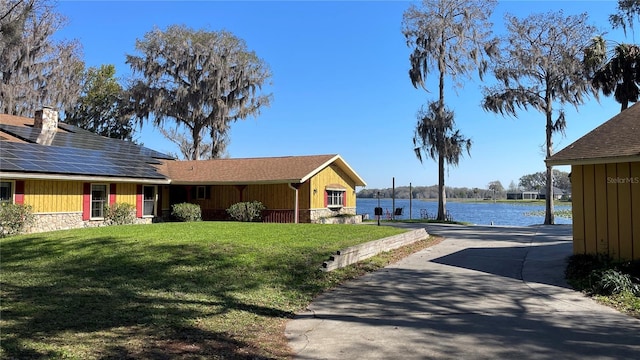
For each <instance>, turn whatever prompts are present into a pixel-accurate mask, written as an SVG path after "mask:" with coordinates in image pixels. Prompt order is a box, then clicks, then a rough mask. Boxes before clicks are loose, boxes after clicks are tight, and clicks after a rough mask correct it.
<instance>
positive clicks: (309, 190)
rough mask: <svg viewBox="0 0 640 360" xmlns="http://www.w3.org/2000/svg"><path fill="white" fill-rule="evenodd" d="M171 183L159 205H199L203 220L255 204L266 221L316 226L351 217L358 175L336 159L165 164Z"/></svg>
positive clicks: (220, 217) (312, 157)
mask: <svg viewBox="0 0 640 360" xmlns="http://www.w3.org/2000/svg"><path fill="white" fill-rule="evenodd" d="M161 170H162V171H163V172H166V174H167V177H169V178H170V179H171V186H170V188H169V189H168V192H169V193H168V194H167V196H165V197H164V198H165V199H169V202H167V203H164V204H163V209H165V210H167V209H168V208H169V206H170V205H171V204H174V203H180V202H190V203H197V204H200V207H201V209H202V212H203V218H204V219H205V220H224V219H227V218H228V217H227V214H226V209H227V208H229V207H230V206H231V205H233V204H235V203H237V202H243V201H260V202H261V203H262V204H263V205H265V207H266V208H267V209H266V211H265V212H264V221H267V222H320V221H323V220H324V219H326V218H331V217H335V216H336V215H343V214H351V215H355V214H356V186H365V185H366V183H365V182H364V180H362V178H360V176H359V175H358V174H357V173H356V172H355V171H354V170H353V169H352V168H351V167H350V166H349V165H348V164H347V163H346V162H345V161H344V159H342V157H340V155H336V154H333V155H310V156H286V157H269V158H249V159H217V160H193V161H166V162H165V164H164V167H163V168H162V169H161Z"/></svg>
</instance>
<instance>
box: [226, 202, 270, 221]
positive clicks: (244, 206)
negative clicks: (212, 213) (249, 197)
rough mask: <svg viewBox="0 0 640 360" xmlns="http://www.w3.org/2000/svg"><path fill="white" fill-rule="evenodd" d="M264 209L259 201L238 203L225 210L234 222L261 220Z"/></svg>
mask: <svg viewBox="0 0 640 360" xmlns="http://www.w3.org/2000/svg"><path fill="white" fill-rule="evenodd" d="M264 209H266V208H265V207H264V205H262V203H261V202H260V201H251V202H239V203H235V204H233V205H231V206H230V207H229V208H228V209H227V214H229V216H231V218H232V219H234V220H236V221H244V222H249V221H259V220H260V219H262V210H264Z"/></svg>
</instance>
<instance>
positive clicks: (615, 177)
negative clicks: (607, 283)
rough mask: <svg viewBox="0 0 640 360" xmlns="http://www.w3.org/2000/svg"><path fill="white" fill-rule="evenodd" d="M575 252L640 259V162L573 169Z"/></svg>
mask: <svg viewBox="0 0 640 360" xmlns="http://www.w3.org/2000/svg"><path fill="white" fill-rule="evenodd" d="M571 182H572V196H573V206H572V207H573V242H574V243H573V251H574V253H575V254H607V255H609V256H611V257H612V258H613V259H617V260H632V259H640V162H633V163H629V162H627V163H619V164H596V165H573V166H572V169H571Z"/></svg>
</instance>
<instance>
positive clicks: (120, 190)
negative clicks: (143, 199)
mask: <svg viewBox="0 0 640 360" xmlns="http://www.w3.org/2000/svg"><path fill="white" fill-rule="evenodd" d="M108 190H109V189H107V191H108ZM136 190H137V185H136V184H132V183H119V184H117V185H116V202H117V203H127V204H131V205H133V206H136V195H137V194H136Z"/></svg>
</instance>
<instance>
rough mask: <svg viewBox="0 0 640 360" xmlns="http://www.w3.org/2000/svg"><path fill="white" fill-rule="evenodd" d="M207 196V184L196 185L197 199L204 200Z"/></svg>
mask: <svg viewBox="0 0 640 360" xmlns="http://www.w3.org/2000/svg"><path fill="white" fill-rule="evenodd" d="M206 198H207V187H206V186H198V187H196V200H204V199H206Z"/></svg>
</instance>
